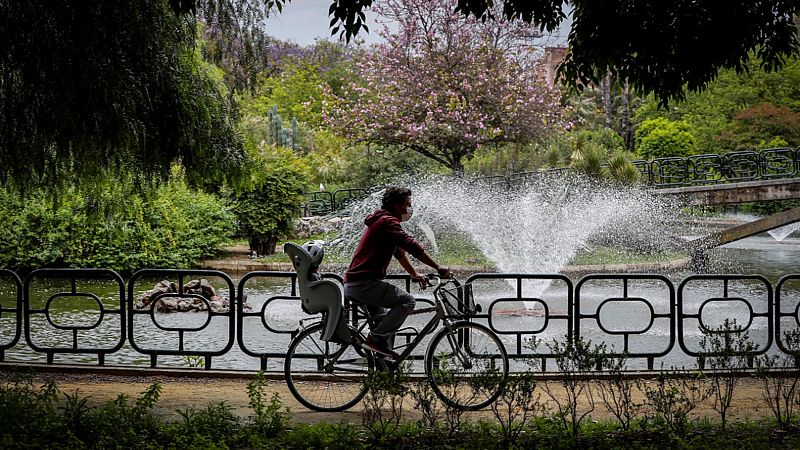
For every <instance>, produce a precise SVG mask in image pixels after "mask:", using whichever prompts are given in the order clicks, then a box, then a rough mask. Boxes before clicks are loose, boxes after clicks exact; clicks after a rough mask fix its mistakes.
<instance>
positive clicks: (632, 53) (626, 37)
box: [172, 0, 800, 104]
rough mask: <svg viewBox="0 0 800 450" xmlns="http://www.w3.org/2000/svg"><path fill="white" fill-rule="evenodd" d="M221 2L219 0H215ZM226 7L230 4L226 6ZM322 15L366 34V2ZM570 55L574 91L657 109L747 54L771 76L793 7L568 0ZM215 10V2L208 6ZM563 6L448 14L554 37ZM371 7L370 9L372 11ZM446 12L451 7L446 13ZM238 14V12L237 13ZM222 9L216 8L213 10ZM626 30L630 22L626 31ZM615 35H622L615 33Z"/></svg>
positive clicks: (520, 3) (462, 6) (247, 1)
mask: <svg viewBox="0 0 800 450" xmlns="http://www.w3.org/2000/svg"><path fill="white" fill-rule="evenodd" d="M220 1H221V0H220ZM229 1H230V0H229ZM172 3H173V5H174V7H175V9H176V10H178V11H181V12H186V11H192V10H193V8H194V7H195V6H196V5H197V4H198V3H200V4H203V3H204V2H197V0H173V1H172ZM234 3H236V4H239V5H244V6H249V7H251V8H252V7H253V5H257V6H260V7H261V9H266V10H269V9H271V8H273V7H277V9H279V10H280V8H281V7H282V6H283V5H284V4H286V3H287V0H274V1H273V0H270V1H263V2H259V1H256V0H239V1H238V2H234ZM330 3H331V5H330V7H329V9H328V14H329V15H330V16H331V17H332V19H331V24H330V25H331V27H332V29H331V34H337V33H340V36H341V37H343V38H344V39H345V40H346V41H348V42H349V41H350V39H352V38H353V37H355V36H356V35H357V34H358V33H359V32H361V31H362V30H363V31H364V32H369V29H367V27H366V25H365V22H366V16H365V14H364V10H365V9H368V8H370V7H372V6H373V4H374V3H376V2H373V0H331V2H330ZM568 3H569V5H571V9H572V11H571V17H572V23H573V25H572V29H571V30H570V33H569V41H568V46H569V48H570V52H569V54H568V57H567V60H566V61H565V62H564V63H563V65H562V67H561V69H560V72H561V74H562V79H563V80H564V81H565V82H566V83H569V84H572V85H575V84H577V81H580V82H582V83H583V85H591V84H595V85H596V84H599V81H600V79H601V78H603V77H604V76H605V74H606V73H607V72H609V71H610V72H611V73H612V75H613V77H614V78H616V79H620V80H624V79H627V80H629V83H630V84H631V86H633V87H634V88H635V89H637V90H639V91H641V92H643V93H645V94H647V93H651V92H653V93H655V94H656V96H658V98H659V100H660V101H661V103H663V104H666V103H667V102H668V101H669V100H671V99H681V98H683V96H684V94H685V90H686V89H688V90H689V91H697V90H702V89H703V88H705V87H706V86H707V85H708V83H709V82H710V81H711V80H713V79H714V78H715V77H716V76H717V74H718V73H719V71H720V69H723V68H729V69H735V70H737V71H739V72H741V71H743V70H744V66H745V64H746V62H747V59H748V57H749V54H750V52H752V51H755V52H757V54H758V55H759V57H760V59H761V66H762V67H764V68H766V69H769V70H775V69H776V68H780V67H781V66H782V65H783V64H784V63H785V60H786V58H787V57H789V56H792V55H797V54H798V47H800V43H799V42H798V39H797V34H796V29H795V24H794V18H795V16H796V15H797V13H798V11H800V5H798V4H797V3H796V2H794V1H792V0H778V1H776V0H770V1H766V0H760V1H753V2H739V3H734V4H731V3H708V2H690V1H683V2H678V3H675V2H669V3H665V2H658V1H642V2H635V3H630V2H617V3H611V4H608V3H603V4H602V5H598V4H597V2H592V1H589V0H572V1H570V2H568ZM209 4H210V5H217V4H218V2H217V1H214V0H212V1H210V2H209ZM564 4H565V3H563V2H560V1H543V2H530V1H526V0H504V1H502V2H493V1H487V0H458V1H457V2H456V3H455V5H454V6H455V10H456V12H458V13H460V14H463V15H465V16H472V17H475V18H478V19H480V20H481V21H483V22H492V21H493V20H498V19H503V20H512V21H521V22H524V23H530V24H535V26H536V28H538V29H539V30H548V31H554V30H555V29H557V28H558V26H559V25H561V23H562V22H563V20H564V19H565V17H566V14H565V12H564V10H563V8H564ZM376 6H377V5H376ZM451 8H452V7H451ZM242 9H245V8H244V7H242V6H240V7H239V8H238V10H242ZM220 10H222V8H220ZM631 24H637V26H636V27H635V28H633V29H632V28H631V26H630V25H631ZM620 30H627V31H626V32H624V33H623V32H620Z"/></svg>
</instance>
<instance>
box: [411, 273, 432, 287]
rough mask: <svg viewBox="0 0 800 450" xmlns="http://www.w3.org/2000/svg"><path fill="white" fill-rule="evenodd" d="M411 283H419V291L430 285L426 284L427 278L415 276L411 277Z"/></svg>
mask: <svg viewBox="0 0 800 450" xmlns="http://www.w3.org/2000/svg"><path fill="white" fill-rule="evenodd" d="M411 281H414V282H416V283H419V288H420V289H425V288H427V287H428V286H430V285H431V284H430V283H429V282H428V277H426V276H425V275H415V276H413V277H411Z"/></svg>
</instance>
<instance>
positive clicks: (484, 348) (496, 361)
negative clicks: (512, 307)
mask: <svg viewBox="0 0 800 450" xmlns="http://www.w3.org/2000/svg"><path fill="white" fill-rule="evenodd" d="M425 371H426V372H427V374H428V378H429V379H430V381H431V386H432V387H433V391H434V392H435V393H436V395H437V396H439V398H440V399H441V400H442V401H443V402H445V403H446V404H447V405H449V406H451V407H454V408H459V409H465V410H476V409H481V408H485V407H486V406H488V405H489V404H490V403H491V402H493V401H495V400H496V399H497V397H498V396H499V395H500V392H501V390H502V389H503V385H504V384H505V381H506V377H508V355H507V353H506V349H505V347H504V346H503V343H502V342H500V338H498V337H497V335H496V334H495V333H493V332H492V331H491V330H489V329H488V328H486V327H485V326H483V325H480V324H477V323H472V322H466V321H465V322H456V323H454V324H453V325H452V326H451V327H450V328H449V329H448V327H444V328H443V329H442V330H441V331H439V333H437V334H436V336H434V337H433V339H432V340H431V343H430V346H429V347H428V353H427V355H426V356H425Z"/></svg>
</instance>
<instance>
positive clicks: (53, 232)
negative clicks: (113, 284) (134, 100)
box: [0, 171, 233, 272]
mask: <svg viewBox="0 0 800 450" xmlns="http://www.w3.org/2000/svg"><path fill="white" fill-rule="evenodd" d="M58 197H59V198H52V196H50V195H48V194H46V193H43V192H31V193H29V194H28V197H27V198H25V199H22V198H20V197H19V196H17V195H16V194H15V193H11V192H8V191H4V192H2V194H0V212H2V214H3V216H4V217H5V218H6V225H5V226H4V227H2V229H0V266H4V267H8V268H14V269H33V268H37V267H42V266H75V267H103V268H109V269H114V270H119V271H123V272H131V271H135V270H138V269H141V268H145V267H170V268H186V267H192V266H193V265H194V264H196V263H197V262H199V261H200V260H201V259H204V258H207V257H209V256H212V255H214V254H215V253H216V252H217V251H218V250H219V245H220V244H222V243H223V242H225V241H227V239H228V236H229V235H230V233H231V232H232V231H233V216H232V214H231V213H230V211H229V210H228V208H227V207H226V206H225V205H224V204H223V203H222V201H221V200H220V199H219V198H218V197H217V196H215V195H212V194H207V193H203V192H200V191H196V190H192V189H190V188H189V187H188V186H187V184H186V182H185V180H184V178H183V174H182V172H180V171H175V172H173V175H172V179H170V181H168V182H167V183H165V184H163V185H160V186H158V187H156V188H152V189H144V190H143V189H142V188H138V187H136V186H135V185H134V184H133V181H132V180H127V181H121V182H120V181H108V182H105V183H102V184H100V185H99V186H96V187H95V188H94V189H93V190H92V191H91V192H90V194H87V193H86V192H84V191H81V190H80V189H77V188H70V189H67V190H64V191H63V192H62V193H61V194H59V196H58Z"/></svg>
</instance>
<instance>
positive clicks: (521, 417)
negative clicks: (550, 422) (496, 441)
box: [489, 371, 544, 448]
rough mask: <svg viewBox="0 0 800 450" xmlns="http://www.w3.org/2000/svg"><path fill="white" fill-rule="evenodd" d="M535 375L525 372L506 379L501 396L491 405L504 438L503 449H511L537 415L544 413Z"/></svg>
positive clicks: (490, 407)
mask: <svg viewBox="0 0 800 450" xmlns="http://www.w3.org/2000/svg"><path fill="white" fill-rule="evenodd" d="M536 385H537V383H536V379H535V378H534V376H533V373H531V372H530V371H525V372H523V373H521V374H518V375H512V376H509V377H508V378H506V380H505V382H504V384H503V388H502V390H501V391H500V392H501V393H500V396H499V397H498V398H497V400H496V401H494V402H492V404H491V405H489V409H491V410H492V415H494V417H495V419H497V422H498V423H499V424H500V431H501V433H502V436H503V447H505V448H509V447H510V446H511V445H513V443H514V442H516V441H517V440H518V439H519V436H520V434H521V433H522V432H523V431H524V430H525V428H526V427H527V426H528V425H529V423H530V421H531V419H532V418H533V417H534V416H536V414H537V413H542V412H543V411H544V408H543V406H542V405H541V404H540V400H541V397H542V394H541V393H538V392H536Z"/></svg>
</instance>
